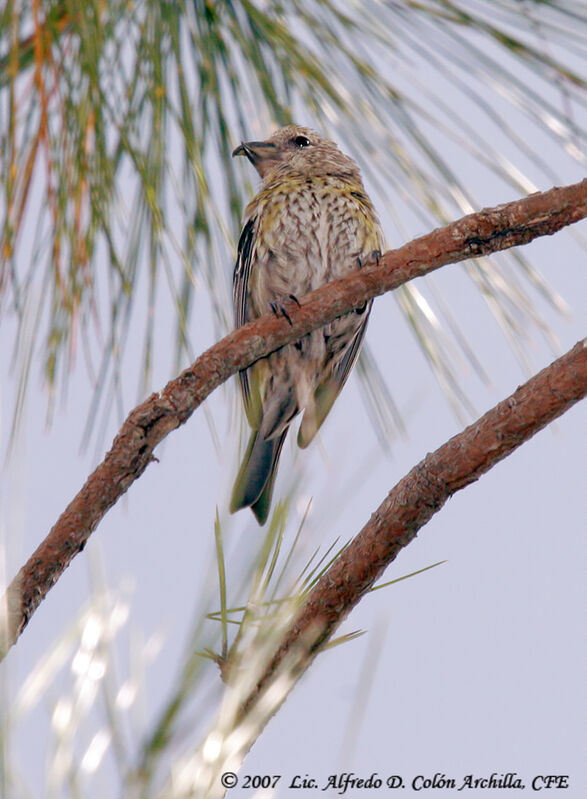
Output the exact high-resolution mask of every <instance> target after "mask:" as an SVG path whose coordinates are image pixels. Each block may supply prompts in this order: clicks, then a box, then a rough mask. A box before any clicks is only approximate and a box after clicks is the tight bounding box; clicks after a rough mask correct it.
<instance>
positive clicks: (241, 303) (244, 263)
mask: <svg viewBox="0 0 587 799" xmlns="http://www.w3.org/2000/svg"><path fill="white" fill-rule="evenodd" d="M255 221H256V220H255V218H254V217H252V218H251V219H249V220H248V221H247V223H246V224H245V226H244V227H243V229H242V233H241V235H240V239H239V240H238V248H237V257H236V264H235V267H234V274H233V277H232V297H233V303H234V321H235V324H236V326H237V327H241V326H242V325H244V324H246V323H247V322H250V318H249V313H248V307H247V298H248V290H249V276H250V273H251V260H252V259H251V253H252V250H253V243H254V239H255V233H254V228H255ZM238 376H239V380H240V384H241V390H242V392H243V397H244V401H245V407H247V408H248V406H249V402H250V395H251V388H250V384H249V376H248V372H247V371H246V370H245V371H243V372H239V374H238Z"/></svg>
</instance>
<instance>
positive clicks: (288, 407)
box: [230, 125, 384, 524]
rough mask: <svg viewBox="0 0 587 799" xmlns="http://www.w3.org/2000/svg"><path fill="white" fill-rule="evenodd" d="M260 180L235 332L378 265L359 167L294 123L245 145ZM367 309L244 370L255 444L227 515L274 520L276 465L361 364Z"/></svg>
mask: <svg viewBox="0 0 587 799" xmlns="http://www.w3.org/2000/svg"><path fill="white" fill-rule="evenodd" d="M235 155H244V156H246V157H247V158H248V160H249V161H250V162H251V163H252V164H253V166H254V167H255V169H256V170H257V172H258V173H259V175H260V176H261V179H262V184H261V189H260V191H259V192H258V194H257V195H256V196H255V197H254V198H253V199H252V200H251V202H250V203H249V205H248V207H247V209H246V211H245V216H244V221H243V230H242V233H241V236H240V240H239V243H238V256H237V261H236V266H235V270H234V279H233V295H234V308H235V317H236V325H237V327H240V325H243V324H245V323H246V322H250V321H251V320H253V319H256V318H257V317H259V316H262V315H263V314H265V313H267V311H268V310H269V308H273V309H274V311H277V312H282V313H284V314H285V315H286V316H287V315H288V311H287V310H286V308H290V307H291V312H292V313H293V312H294V310H295V302H296V301H297V297H302V296H303V295H304V294H307V293H308V292H309V291H312V290H313V289H316V288H318V287H319V286H322V285H323V284H325V283H328V282H329V281H330V280H334V279H335V278H338V277H342V276H344V275H346V274H348V273H349V272H352V271H354V270H356V269H358V268H360V267H361V266H363V265H365V264H366V263H367V262H368V261H372V260H373V259H378V257H379V253H380V252H381V251H382V250H383V244H384V242H383V234H382V232H381V227H380V224H379V220H378V218H377V214H376V213H375V210H374V208H373V205H372V204H371V201H370V199H369V197H368V196H367V194H366V193H365V189H364V187H363V183H362V181H361V176H360V172H359V168H358V166H357V165H356V163H355V162H354V161H353V160H352V158H349V156H347V155H344V154H343V153H341V151H340V150H339V149H338V147H337V146H336V144H335V143H334V142H332V141H328V140H327V139H324V138H322V137H321V136H319V135H318V134H317V133H315V132H314V131H313V130H310V129H308V128H303V127H299V126H298V125H288V126H287V127H284V128H281V129H280V130H277V131H276V132H275V133H274V134H273V135H272V136H271V137H270V138H269V139H267V141H260V142H256V141H253V142H244V143H242V144H241V145H239V146H238V147H237V148H236V149H235V151H234V152H233V156H235ZM370 310H371V303H368V304H367V305H365V306H364V307H363V308H360V309H358V310H356V311H352V312H351V313H349V314H347V315H346V316H344V317H341V318H340V319H336V320H335V321H334V322H330V323H329V324H327V325H325V326H324V327H322V328H319V329H318V330H314V331H313V332H311V333H309V334H308V335H307V336H305V337H304V338H303V339H301V341H298V342H296V343H295V344H290V345H288V346H286V347H283V348H282V349H280V350H278V351H277V352H274V353H272V354H271V355H269V356H267V357H266V358H262V359H261V360H260V361H257V363H255V364H253V366H251V367H250V368H249V369H247V370H245V371H243V372H240V374H239V378H240V385H241V389H242V394H243V398H244V404H245V409H246V413H247V417H248V420H249V424H250V425H251V427H252V434H251V438H250V441H249V444H248V447H247V450H246V453H245V456H244V460H243V463H242V465H241V467H240V470H239V473H238V475H237V478H236V482H235V485H234V489H233V493H232V499H231V505H230V510H231V512H233V513H234V512H235V511H237V510H239V508H245V507H248V506H250V508H251V510H252V511H253V513H254V514H255V516H256V518H257V520H258V522H259V524H264V523H265V521H266V520H267V516H268V515H269V507H270V504H271V494H272V492H273V484H274V482H275V473H276V470H277V463H278V460H279V455H280V453H281V448H282V446H283V442H284V440H285V437H286V435H287V431H288V429H289V426H290V424H291V423H292V421H293V419H294V418H295V416H296V415H297V414H298V413H300V412H301V411H303V412H304V415H303V417H302V421H301V425H300V429H299V433H298V445H299V446H300V447H307V446H308V444H309V443H310V441H311V440H312V439H313V438H314V436H315V434H316V432H317V430H318V428H319V427H320V425H321V424H322V422H323V421H324V419H325V417H326V415H327V414H328V411H329V410H330V408H331V407H332V404H333V402H334V400H335V399H336V397H337V396H338V394H339V392H340V390H341V388H342V387H343V385H344V383H345V381H346V379H347V377H348V375H349V373H350V371H351V369H352V367H353V364H354V363H355V360H356V359H357V356H358V354H359V350H360V348H361V343H362V341H363V337H364V335H365V328H366V325H367V319H368V316H369V312H370Z"/></svg>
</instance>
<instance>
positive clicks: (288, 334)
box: [0, 180, 587, 655]
mask: <svg viewBox="0 0 587 799" xmlns="http://www.w3.org/2000/svg"><path fill="white" fill-rule="evenodd" d="M585 216H587V180H583V181H582V182H581V183H577V184H575V185H573V186H567V187H564V188H555V189H551V190H550V191H547V192H542V193H537V194H533V195H531V196H530V197H526V198H524V199H522V200H517V201H515V202H512V203H508V204H507V205H501V206H498V207H497V208H491V209H486V210H483V211H480V212H479V213H476V214H471V215H469V216H466V217H464V218H463V219H461V220H459V221H457V222H454V223H452V224H450V225H447V226H446V227H444V228H441V229H438V230H435V231H433V232H432V233H430V234H428V235H426V236H422V237H421V238H419V239H415V240H414V241H412V242H410V243H409V244H406V245H405V246H404V247H401V248H400V249H398V250H393V251H390V252H387V253H386V254H385V255H384V256H383V257H382V258H381V260H380V262H379V265H378V266H377V267H372V268H365V269H363V270H361V271H358V272H356V273H354V274H352V275H349V276H348V277H347V278H345V279H343V280H337V281H334V282H333V283H330V284H328V285H327V286H323V287H322V288H320V289H318V290H317V291H314V292H312V293H311V294H309V295H308V296H307V297H305V298H303V299H302V301H301V307H300V308H296V309H294V310H293V311H292V313H291V324H290V323H289V321H287V320H286V319H284V318H276V317H274V316H272V315H268V316H265V317H263V318H262V319H258V320H256V321H255V322H251V323H250V324H248V325H245V326H244V327H242V328H240V329H239V330H236V331H235V332H233V333H231V334H230V335H228V336H226V337H225V338H224V339H222V341H220V342H218V343H217V344H215V345H214V346H213V347H211V348H210V349H209V350H208V351H207V352H205V353H204V354H203V355H201V356H200V357H199V358H198V359H197V360H196V361H195V362H194V363H193V364H192V366H190V367H189V368H188V369H186V370H185V371H184V372H183V373H182V374H181V375H180V376H179V377H178V378H176V379H175V380H172V381H171V382H170V383H168V384H167V386H166V387H165V388H164V390H163V391H161V392H160V393H158V394H153V395H151V396H150V397H149V398H148V399H147V400H146V401H145V402H143V403H142V404H141V405H139V406H138V407H137V408H135V409H134V410H133V411H132V412H131V413H130V415H129V416H128V418H127V419H126V421H125V423H124V424H123V426H122V428H121V430H120V432H119V434H118V435H117V436H116V438H115V440H114V443H113V444H112V448H111V449H110V451H109V452H108V454H107V455H106V457H105V459H104V461H103V462H102V463H101V464H100V465H99V466H98V468H97V469H96V470H95V471H94V472H93V474H91V475H90V477H89V478H88V479H87V481H86V483H85V485H84V487H83V488H82V489H81V491H80V492H79V494H77V496H76V497H75V498H74V499H73V500H72V502H71V503H70V504H69V506H68V507H67V508H66V510H65V511H64V512H63V514H62V515H61V516H60V517H59V519H58V520H57V522H56V524H55V525H54V526H53V528H52V529H51V531H50V532H49V534H48V536H47V537H46V538H45V540H44V541H43V542H42V543H41V544H40V546H39V547H38V549H37V550H36V552H35V553H34V554H33V555H32V557H31V558H30V559H29V561H28V562H27V563H26V564H25V566H24V567H23V568H22V569H21V570H20V571H19V573H18V575H17V576H16V577H15V579H14V580H13V581H12V583H11V584H10V586H9V587H8V589H7V593H6V596H5V600H4V601H5V603H6V608H7V614H6V618H5V621H6V623H5V624H4V625H3V628H4V629H3V630H2V633H3V634H2V641H3V642H4V643H3V644H0V655H1V653H2V652H4V651H6V649H7V648H8V647H9V646H11V645H12V644H13V643H14V642H15V641H16V639H17V638H18V636H19V635H20V633H21V632H22V630H23V629H24V627H25V626H26V624H27V622H28V620H29V618H30V617H31V615H32V614H33V612H34V611H35V610H36V608H37V607H38V605H39V604H40V602H41V601H42V600H43V598H44V597H45V596H46V594H47V592H48V591H49V589H50V588H51V586H52V585H53V584H54V583H55V582H56V580H57V579H58V578H59V576H60V575H61V573H62V572H63V571H64V570H65V569H66V568H67V566H68V565H69V564H70V562H71V561H72V559H73V558H74V557H75V555H76V554H77V553H78V552H80V551H81V550H82V549H83V547H84V545H85V543H86V541H87V539H88V538H89V536H90V535H91V533H92V532H93V531H94V529H95V528H96V526H97V525H98V523H99V521H100V520H101V519H102V517H103V516H104V514H105V513H106V512H107V511H108V509H109V508H111V507H112V505H114V503H115V502H116V501H117V500H118V499H119V498H120V497H121V496H122V494H124V493H125V491H126V490H127V489H128V488H129V486H130V485H131V484H132V483H133V482H134V481H135V480H136V479H137V478H138V477H139V476H140V475H141V474H142V473H143V471H144V470H145V469H146V467H147V466H148V464H149V463H150V462H151V461H152V460H153V450H154V448H155V447H156V446H157V444H159V443H160V442H161V441H162V439H163V438H165V436H166V435H167V434H168V433H170V432H171V431H172V430H174V429H175V428H177V427H179V426H180V425H181V424H183V423H184V422H186V421H187V420H188V419H189V417H190V416H191V414H192V413H193V412H194V410H195V409H196V408H197V407H198V406H199V405H200V404H201V402H203V400H204V399H206V397H207V396H208V395H209V394H210V393H211V392H212V391H213V390H214V389H215V388H217V387H218V386H219V385H221V384H222V383H223V382H224V381H225V380H227V379H228V378H229V377H230V376H231V375H233V374H235V373H236V372H238V371H239V370H240V369H244V368H246V367H247V366H249V365H250V364H251V363H253V362H254V361H256V360H258V359H259V358H262V357H263V356H265V355H268V354H269V353H270V352H273V351H274V350H276V349H278V348H279V347H282V346H283V345H284V344H288V343H290V342H292V341H296V340H297V339H299V338H301V337H302V336H303V335H305V334H306V333H308V332H309V331H310V330H313V329H314V328H316V327H320V326H321V325H323V324H325V323H326V322H329V321H331V320H332V319H335V318H336V317H338V316H341V315H342V314H344V313H347V312H348V311H349V310H351V309H352V308H358V307H360V306H362V305H364V303H365V302H366V301H367V300H369V299H372V298H373V297H376V296H378V295H380V294H383V293H385V292H387V291H391V290H393V289H395V288H397V287H398V286H400V285H402V284H403V283H405V282H407V281H408V280H411V279H412V278H414V277H419V276H421V275H425V274H427V273H429V272H432V271H433V270H435V269H438V268H439V267H441V266H444V265H445V264H448V263H454V262H457V261H462V260H464V259H466V258H474V257H477V256H480V255H486V254H489V253H491V252H496V251H498V250H503V249H506V248H508V247H513V246H515V245H519V244H525V243H527V242H529V241H531V240H532V239H534V238H536V237H538V236H544V235H550V234H552V233H555V232H557V231H558V230H560V229H561V228H563V227H565V226H566V225H569V224H572V223H573V222H576V221H578V220H580V219H583V218H585Z"/></svg>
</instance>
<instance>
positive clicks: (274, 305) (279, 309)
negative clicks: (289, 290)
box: [269, 294, 301, 326]
mask: <svg viewBox="0 0 587 799" xmlns="http://www.w3.org/2000/svg"><path fill="white" fill-rule="evenodd" d="M287 300H291V302H293V303H295V304H296V305H297V306H298V308H301V305H300V301H299V300H298V298H297V297H296V295H295V294H288V295H287V297H286V298H284V301H287ZM284 301H279V300H274V301H273V302H270V303H269V307H270V308H271V310H272V311H273V313H274V314H275V316H283V317H284V318H285V319H287V321H288V322H289V323H290V325H292V326H293V322H292V321H291V316H290V315H289V314H288V312H287V310H286V308H285V305H284Z"/></svg>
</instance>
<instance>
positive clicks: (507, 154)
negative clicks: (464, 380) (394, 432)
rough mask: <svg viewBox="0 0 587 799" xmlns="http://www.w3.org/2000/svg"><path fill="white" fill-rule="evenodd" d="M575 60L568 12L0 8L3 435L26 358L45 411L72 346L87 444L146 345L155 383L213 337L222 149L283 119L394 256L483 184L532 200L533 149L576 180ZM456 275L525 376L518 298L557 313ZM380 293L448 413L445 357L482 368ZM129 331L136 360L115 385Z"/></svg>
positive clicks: (428, 295)
mask: <svg viewBox="0 0 587 799" xmlns="http://www.w3.org/2000/svg"><path fill="white" fill-rule="evenodd" d="M586 45H587V20H586V10H585V3H584V2H583V1H582V0H578V1H577V2H574V1H573V0H560V2H542V1H539V0H525V1H524V0H522V2H520V1H519V0H477V1H476V2H456V1H455V2H449V1H448V0H423V2H408V1H407V0H403V1H398V2H391V1H388V2H376V0H365V2H361V3H358V2H353V3H339V2H333V0H292V2H289V3H282V2H278V0H257V2H252V1H250V0H237V1H235V2H229V1H228V0H226V1H225V2H204V0H188V1H187V2H186V1H185V0H184V1H183V2H182V1H181V0H180V1H179V2H178V1H177V0H173V2H169V0H136V1H135V2H130V1H128V0H88V2H84V3H78V2H73V0H34V1H33V2H31V1H30V0H28V1H27V0H7V2H6V3H5V4H4V7H3V10H1V11H0V179H1V181H2V193H1V196H0V314H1V317H0V318H2V320H3V322H4V321H5V320H6V319H11V320H12V321H13V322H14V329H15V331H16V334H15V337H14V340H13V347H14V363H15V370H16V375H17V386H18V390H17V396H16V400H15V417H14V426H13V431H16V430H17V428H18V419H19V414H20V413H21V411H22V408H23V405H24V400H25V397H26V392H27V388H28V385H29V382H30V380H29V378H30V375H31V366H32V364H33V363H34V359H35V357H36V356H37V354H40V355H41V358H42V363H43V368H44V375H45V382H46V386H47V389H48V397H49V402H48V409H49V417H50V416H51V413H52V411H53V407H54V400H55V397H56V396H59V392H60V391H63V392H65V389H66V387H67V378H68V375H69V374H70V371H71V369H72V366H73V365H74V363H75V362H76V358H77V357H78V353H80V352H81V355H82V357H83V360H84V362H85V364H86V365H87V371H88V375H89V378H90V380H91V381H92V385H93V387H94V399H93V402H92V405H91V407H90V409H89V413H88V429H87V433H88V435H89V433H91V432H92V431H93V430H94V429H98V431H99V429H100V428H99V427H98V428H96V426H95V423H96V421H97V419H98V418H99V417H100V416H101V418H102V427H103V425H104V424H106V420H107V419H108V418H109V417H110V415H111V414H112V412H113V410H114V411H115V412H116V413H117V414H118V415H119V416H122V414H123V412H124V411H126V410H127V409H128V398H127V397H125V398H124V399H123V389H124V387H125V385H126V384H125V381H126V382H128V380H129V375H131V376H132V377H136V376H137V375H138V378H139V389H138V395H139V397H142V396H144V394H145V392H146V391H147V390H148V389H149V388H150V387H151V382H152V372H153V365H154V359H155V349H156V342H157V348H158V349H159V350H163V351H164V352H166V353H167V352H173V353H174V355H173V357H172V358H171V360H172V364H171V366H172V368H173V369H177V368H178V366H180V365H185V364H186V363H187V362H189V361H190V360H191V359H193V357H194V355H195V354H196V352H198V351H199V350H201V349H202V346H203V344H202V340H201V330H202V327H203V324H204V321H205V320H207V319H208V317H209V316H210V314H209V310H208V309H211V316H212V320H213V321H212V324H213V329H214V331H215V334H216V335H217V336H220V335H221V334H223V333H224V332H226V331H227V330H228V329H229V328H230V326H231V324H232V314H231V311H230V308H231V302H230V277H231V272H232V262H233V257H234V242H235V238H236V235H237V233H238V228H239V220H240V215H241V211H242V208H243V205H244V203H245V201H246V199H247V197H248V196H249V195H250V193H251V191H252V190H253V187H252V184H251V182H250V181H251V180H252V178H253V176H252V175H251V171H252V170H248V169H247V168H246V165H243V164H241V163H238V164H237V163H234V162H233V161H232V159H231V157H230V153H231V150H232V149H233V147H234V146H235V144H237V143H238V142H239V140H241V139H246V138H259V137H263V136H265V135H266V134H267V133H268V131H269V130H270V128H271V126H272V125H275V124H278V125H281V124H284V123H288V122H290V121H292V120H295V121H297V122H300V123H302V124H310V125H312V126H314V127H317V128H319V129H320V130H321V131H323V132H324V133H326V134H327V135H330V136H332V138H334V139H335V140H337V141H338V142H339V143H340V144H341V146H342V148H343V149H345V150H346V151H347V152H350V153H351V154H352V155H353V156H354V157H356V158H357V160H358V161H359V163H360V165H361V167H362V169H363V172H364V174H365V178H366V181H367V184H368V186H369V189H370V191H371V192H372V194H373V196H374V200H375V202H376V205H377V207H378V208H379V209H380V212H381V216H382V218H383V221H384V225H385V227H386V229H387V230H388V231H389V233H390V243H391V244H393V245H395V246H397V245H399V244H401V243H402V241H404V240H405V239H407V238H410V237H412V236H413V235H414V234H415V233H420V232H424V231H426V230H428V229H430V227H432V226H434V225H437V224H438V223H439V222H440V223H444V222H446V221H448V220H450V219H453V218H455V217H458V216H459V215H462V214H463V213H466V212H470V211H472V210H474V209H476V208H478V207H479V205H480V202H479V199H478V198H479V196H480V193H481V192H480V187H482V186H484V185H486V184H489V185H491V186H492V187H493V186H494V185H496V186H498V187H499V186H501V188H502V189H505V190H503V191H501V192H500V193H498V192H496V191H495V190H493V189H492V192H491V195H490V196H491V197H492V198H494V197H496V196H497V197H498V198H499V201H501V200H502V199H503V200H507V199H511V198H512V196H517V195H520V194H524V193H525V192H530V191H533V190H535V188H536V186H537V185H539V186H540V188H547V187H549V186H550V185H552V184H553V183H555V182H556V181H557V177H558V174H559V172H558V170H557V168H555V167H554V166H552V158H551V157H549V158H548V159H547V158H545V157H543V154H542V153H543V145H546V144H547V143H548V146H549V147H550V148H552V147H553V146H554V147H555V148H557V150H558V151H559V152H560V155H561V158H562V159H566V161H565V162H569V163H571V164H572V163H573V162H574V163H576V164H578V165H583V166H584V164H585V155H584V154H585V152H586V151H587V148H586V143H587V142H586V138H587V134H586V132H585V126H584V125H582V124H580V123H579V122H577V117H579V118H580V116H581V114H584V112H585V108H586V105H587V103H586V94H585V89H586V86H587V83H586V79H585V74H584V71H585V64H586V63H587V61H586V60H585V55H586V54H587V46H586ZM432 73H433V74H434V82H432V81H431V80H430V75H431V74H432ZM439 82H440V83H439ZM439 85H442V86H444V87H445V89H444V90H443V91H442V92H439V90H438V86H439ZM433 86H434V88H433ZM447 148H448V149H447ZM472 170H477V172H474V171H472ZM473 174H475V175H476V177H474V178H472V177H471V176H472V175H473ZM508 187H509V188H511V189H513V193H512V191H510V190H507V189H508ZM465 269H466V270H467V271H468V274H469V276H470V278H471V279H472V280H473V281H474V282H475V284H476V286H477V287H478V289H479V291H480V292H481V294H482V296H483V298H484V299H485V301H486V302H487V304H488V306H489V308H490V309H491V312H492V313H493V314H494V315H495V317H496V319H497V321H498V322H499V324H500V326H501V327H502V329H503V331H504V333H505V335H506V336H507V337H508V339H509V341H510V342H511V344H512V346H513V347H514V348H515V349H516V352H517V355H518V357H519V358H520V360H522V361H524V359H525V358H526V357H527V354H526V348H525V340H526V337H529V336H530V335H531V332H532V330H533V329H536V330H539V331H541V332H542V333H544V334H545V335H547V336H549V330H548V328H547V326H546V325H545V323H544V322H543V320H542V319H541V317H540V316H539V315H538V313H537V312H536V311H535V304H534V302H533V297H534V296H535V293H536V292H538V293H540V294H541V295H542V297H543V298H546V300H547V301H548V302H549V303H550V304H551V305H552V306H553V307H555V308H556V309H558V310H563V309H564V303H563V301H562V299H561V298H560V297H558V296H557V295H556V294H555V293H554V292H553V291H552V290H551V289H550V288H549V287H548V286H547V285H546V284H545V282H544V281H543V279H542V277H541V276H540V274H538V272H537V271H536V270H535V269H534V268H533V267H532V265H531V264H530V263H529V262H528V261H527V260H526V259H525V258H524V257H523V256H522V255H520V253H518V252H516V253H511V254H504V255H502V256H500V257H499V258H494V259H492V261H491V266H489V264H488V263H487V262H486V261H485V260H478V261H476V262H475V263H474V264H469V265H467V266H466V267H465ZM428 285H432V288H430V290H429V289H428ZM198 292H200V293H203V296H204V298H205V302H204V304H202V303H200V304H199V306H198V309H197V310H196V305H195V298H196V296H197V294H198ZM162 297H164V299H162ZM397 299H398V301H399V304H400V307H401V310H402V311H403V313H404V314H405V315H406V318H407V319H408V321H409V323H410V325H411V326H412V328H413V330H414V332H415V334H416V336H417V338H418V341H419V343H420V344H421V347H422V350H423V351H424V353H425V355H426V357H427V359H428V362H429V363H430V365H431V366H432V368H433V370H434V372H435V374H436V376H437V378H438V379H439V380H440V382H441V384H442V385H443V387H444V389H445V390H446V394H447V396H448V398H449V399H450V401H451V403H452V404H453V407H454V408H455V411H457V412H460V411H461V410H463V409H466V408H467V398H466V396H464V395H463V394H462V392H461V390H460V388H459V377H458V370H459V368H460V367H459V355H460V356H464V358H465V360H468V361H469V363H470V364H471V365H472V367H473V368H474V369H475V370H476V371H477V372H478V374H479V376H480V377H481V378H482V379H485V375H484V373H483V370H482V368H481V365H480V359H479V358H477V357H476V356H475V355H474V353H473V352H472V351H471V349H470V348H469V347H468V346H467V336H466V333H465V332H463V331H462V330H461V329H460V327H459V323H458V322H456V321H455V320H454V319H453V318H452V317H451V315H450V311H449V308H448V303H446V302H443V299H442V297H441V296H440V294H439V293H438V292H436V293H435V290H434V288H433V284H427V283H419V284H418V286H416V285H410V286H406V287H404V288H403V289H402V290H401V291H399V292H397ZM162 302H167V303H171V307H172V309H173V311H174V314H175V319H176V324H175V334H174V338H173V339H172V340H170V341H169V342H167V338H168V337H169V332H168V331H167V330H164V331H163V332H161V331H160V330H157V333H156V317H157V313H158V312H159V309H160V308H161V303H162ZM131 329H132V333H133V335H134V336H136V335H141V336H142V342H143V345H142V346H143V357H142V363H141V364H140V365H139V367H138V368H137V367H136V366H135V365H134V364H133V367H134V369H131V368H129V367H127V366H125V369H124V370H123V369H122V364H123V359H124V354H125V349H126V345H127V340H128V338H129V336H130V334H131ZM159 342H161V344H160V343H159ZM167 343H168V346H166V344H167ZM359 373H360V376H361V378H362V380H361V382H362V383H363V384H364V387H365V388H366V391H365V396H366V399H367V402H368V404H370V406H371V410H372V411H373V413H372V418H373V419H374V420H375V423H376V424H377V425H378V426H379V427H380V428H381V429H382V430H383V431H386V430H387V428H388V427H389V425H390V423H392V422H393V419H394V416H395V414H394V409H393V404H392V402H391V399H390V397H389V392H388V391H387V389H386V388H385V386H384V384H383V382H382V378H381V376H380V375H379V373H378V371H377V368H376V367H375V365H374V362H373V359H372V358H371V357H370V355H369V351H368V350H367V353H366V357H365V358H364V359H363V362H362V368H361V369H360V370H359ZM123 374H124V380H123ZM98 435H100V433H99V432H98Z"/></svg>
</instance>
